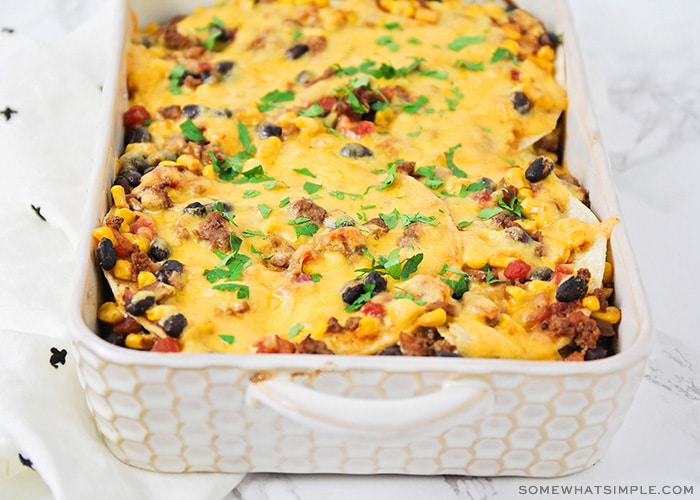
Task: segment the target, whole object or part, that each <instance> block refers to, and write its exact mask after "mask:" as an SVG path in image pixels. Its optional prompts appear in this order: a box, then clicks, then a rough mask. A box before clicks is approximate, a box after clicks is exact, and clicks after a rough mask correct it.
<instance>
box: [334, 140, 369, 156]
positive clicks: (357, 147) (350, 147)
mask: <svg viewBox="0 0 700 500" xmlns="http://www.w3.org/2000/svg"><path fill="white" fill-rule="evenodd" d="M340 154H341V155H343V156H345V157H347V158H362V157H366V156H374V153H372V150H371V149H369V148H366V147H365V146H363V145H362V144H358V143H356V142H349V143H347V144H346V145H345V146H343V147H342V148H341V150H340Z"/></svg>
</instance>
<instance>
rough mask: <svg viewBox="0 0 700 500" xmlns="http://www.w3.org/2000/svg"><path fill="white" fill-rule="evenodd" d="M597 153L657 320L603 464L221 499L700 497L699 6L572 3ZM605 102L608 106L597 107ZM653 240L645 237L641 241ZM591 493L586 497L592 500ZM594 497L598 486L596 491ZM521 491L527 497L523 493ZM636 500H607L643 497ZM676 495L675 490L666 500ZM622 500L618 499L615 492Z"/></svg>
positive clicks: (301, 486) (250, 481)
mask: <svg viewBox="0 0 700 500" xmlns="http://www.w3.org/2000/svg"><path fill="white" fill-rule="evenodd" d="M569 4H570V7H571V10H572V15H573V18H574V24H575V27H576V30H577V35H578V39H579V42H580V47H581V51H582V53H583V56H584V59H585V60H586V62H587V65H588V66H589V67H588V70H587V73H588V77H589V83H590V85H591V86H592V88H593V91H594V93H601V92H602V93H603V98H602V99H600V101H599V102H597V103H596V108H597V112H598V115H599V116H598V118H599V124H600V128H601V131H602V137H603V143H604V145H605V147H606V149H607V151H608V153H609V155H610V159H611V163H612V167H613V170H614V179H615V182H616V187H617V191H618V195H619V201H620V204H621V207H622V212H623V216H624V218H625V221H626V224H627V230H628V232H629V237H630V239H631V241H632V245H633V248H634V250H635V254H636V258H637V263H638V265H639V268H640V271H641V273H642V281H643V283H644V286H645V289H646V292H647V296H648V300H649V303H650V304H651V308H652V316H653V320H654V328H655V333H656V338H657V341H656V345H655V348H654V351H653V354H652V356H651V360H650V362H649V365H648V368H647V374H646V376H645V378H644V380H643V381H642V384H641V386H640V389H639V393H638V395H637V398H636V400H635V402H634V404H633V406H632V408H631V410H630V411H629V413H628V414H627V417H626V419H625V422H624V425H623V426H622V428H621V430H620V431H619V433H618V434H617V435H616V437H615V439H614V441H613V443H612V446H611V448H610V450H609V451H608V453H607V455H606V456H605V457H604V458H603V459H602V460H601V461H600V462H599V463H598V464H597V465H595V466H594V467H592V468H591V469H588V470H586V471H584V472H582V473H579V474H575V475H573V476H570V477H566V478H559V479H548V480H536V479H524V478H488V479H485V478H463V477H456V476H449V477H443V476H439V477H397V476H376V477H367V476H359V477H358V476H338V475H327V476H304V475H290V474H249V475H248V476H247V477H246V478H245V479H244V480H243V481H242V483H241V484H240V485H239V486H238V487H237V488H236V489H235V490H234V491H233V492H232V493H231V494H230V495H229V496H228V497H227V500H230V499H245V500H249V499H250V500H256V499H268V498H269V499H275V500H277V499H302V500H321V499H328V498H333V499H334V500H345V499H348V500H350V499H353V500H354V499H357V498H402V499H405V500H410V499H424V498H435V499H440V500H458V499H459V500H464V499H467V498H469V499H486V498H499V499H509V498H526V497H528V496H531V497H532V498H554V496H555V495H546V494H541V493H540V494H537V495H530V494H527V492H528V491H532V490H529V489H528V488H529V487H531V486H536V485H544V486H546V485H549V486H565V485H571V486H577V487H581V488H584V492H586V493H590V492H593V493H596V492H598V494H587V495H586V496H587V497H588V498H596V497H599V496H600V497H602V496H603V495H604V493H605V492H606V491H611V490H610V489H608V490H605V489H604V487H605V486H608V487H611V486H639V487H642V486H644V487H648V488H651V487H655V488H656V489H657V490H660V489H661V488H662V487H664V486H681V487H683V486H686V487H687V486H692V487H693V489H694V495H695V496H693V495H683V494H681V495H678V496H677V498H697V496H698V495H700V343H698V341H697V334H698V327H697V326H696V325H697V323H696V320H695V317H694V314H695V311H696V310H697V309H698V307H700V301H699V300H698V296H697V292H696V289H695V284H696V283H700V265H698V264H696V263H695V261H696V260H697V259H698V256H699V254H698V250H697V249H698V248H699V247H700V226H699V225H698V223H697V222H695V223H693V222H692V220H693V219H694V215H693V214H694V213H695V212H696V209H695V207H694V205H695V203H696V202H695V197H696V196H695V194H694V186H695V185H696V183H697V184H698V185H700V168H699V167H698V165H697V160H696V159H695V158H694V154H693V153H694V152H696V151H699V150H700V45H699V44H697V43H694V41H693V40H697V23H698V21H699V20H700V2H697V1H695V0H671V1H667V2H660V1H658V0H635V1H631V0H626V1H623V0H615V1H610V0H569ZM606 95H607V98H606V97H605V96H606ZM650 228H653V230H650ZM586 487H590V488H589V489H588V490H587V491H586V490H585V488H586ZM597 487H599V488H597ZM523 488H524V489H525V490H524V491H525V494H523ZM644 491H646V492H647V493H651V492H653V491H654V490H651V489H647V490H641V489H640V490H638V491H635V492H632V493H630V494H619V493H618V494H610V495H605V498H639V497H640V496H642V495H643V494H644ZM670 491H671V492H673V490H670ZM618 492H619V490H618ZM673 497H674V498H676V496H673Z"/></svg>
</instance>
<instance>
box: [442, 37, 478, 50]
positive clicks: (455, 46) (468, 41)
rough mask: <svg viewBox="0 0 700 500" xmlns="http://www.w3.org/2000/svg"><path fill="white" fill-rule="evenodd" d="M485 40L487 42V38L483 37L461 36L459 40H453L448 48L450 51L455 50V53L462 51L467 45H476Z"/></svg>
mask: <svg viewBox="0 0 700 500" xmlns="http://www.w3.org/2000/svg"><path fill="white" fill-rule="evenodd" d="M484 40H486V37H485V36H483V35H478V36H460V37H458V38H455V39H454V40H452V41H451V42H450V43H449V44H448V45H447V48H448V49H450V50H454V51H455V52H457V51H460V50H462V49H463V48H464V47H466V46H467V45H473V44H476V43H481V42H483V41H484Z"/></svg>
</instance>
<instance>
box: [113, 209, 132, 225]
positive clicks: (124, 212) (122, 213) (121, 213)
mask: <svg viewBox="0 0 700 500" xmlns="http://www.w3.org/2000/svg"><path fill="white" fill-rule="evenodd" d="M114 215H116V216H117V217H121V218H122V219H124V222H126V223H127V224H131V222H132V221H133V220H134V217H136V214H135V213H134V212H133V211H131V209H128V208H118V209H116V210H115V211H114Z"/></svg>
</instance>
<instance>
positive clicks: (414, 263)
mask: <svg viewBox="0 0 700 500" xmlns="http://www.w3.org/2000/svg"><path fill="white" fill-rule="evenodd" d="M421 262H423V254H422V253H417V254H416V255H414V256H412V257H409V258H408V259H406V261H405V263H404V265H403V269H401V280H402V281H405V280H407V279H408V277H409V276H410V275H411V274H413V273H415V272H416V271H417V270H418V265H419V264H420V263H421Z"/></svg>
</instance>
